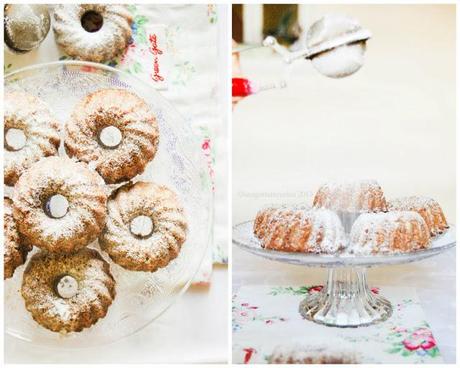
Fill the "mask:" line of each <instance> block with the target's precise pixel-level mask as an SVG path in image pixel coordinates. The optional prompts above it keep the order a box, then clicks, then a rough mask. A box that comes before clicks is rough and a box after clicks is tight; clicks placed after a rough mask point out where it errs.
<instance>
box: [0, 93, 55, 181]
mask: <svg viewBox="0 0 460 368" xmlns="http://www.w3.org/2000/svg"><path fill="white" fill-rule="evenodd" d="M4 125H5V130H6V131H8V129H20V130H21V131H22V132H23V133H24V135H25V138H26V141H25V144H24V146H23V147H22V148H21V149H20V150H17V151H10V150H8V149H5V150H4V151H3V152H4V163H3V167H4V173H5V182H6V184H8V185H13V184H14V183H15V182H16V181H17V179H18V178H19V176H21V174H22V173H23V172H24V171H25V170H26V169H28V168H29V167H30V166H32V164H33V163H35V162H36V161H38V160H40V159H41V158H42V157H45V156H51V155H56V154H57V150H58V147H59V144H60V137H59V123H58V122H57V121H56V119H55V117H54V116H53V114H52V113H51V111H50V110H49V108H48V106H47V105H46V104H45V103H44V102H42V101H40V100H39V99H37V98H36V97H34V96H32V95H28V94H25V93H22V92H9V93H5V98H4Z"/></svg>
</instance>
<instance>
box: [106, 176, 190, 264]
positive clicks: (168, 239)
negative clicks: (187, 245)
mask: <svg viewBox="0 0 460 368" xmlns="http://www.w3.org/2000/svg"><path fill="white" fill-rule="evenodd" d="M107 207H108V219H107V224H106V227H105V229H104V231H103V232H102V234H101V236H100V237H99V244H100V246H101V248H102V249H103V250H104V251H106V252H107V253H108V254H109V255H110V258H112V260H113V261H114V262H115V263H117V264H119V265H120V266H122V267H124V268H126V269H129V270H133V271H147V272H154V271H156V270H157V269H158V268H162V267H165V266H167V265H168V264H169V262H171V261H172V260H173V259H174V258H176V257H177V256H178V254H179V252H180V249H181V246H182V244H183V243H184V242H185V239H186V234H187V221H186V219H185V215H184V210H183V208H182V206H181V205H180V203H179V199H178V198H177V196H176V194H175V193H174V192H172V191H171V190H170V189H168V188H167V187H165V186H162V185H158V184H154V183H147V182H137V183H135V184H131V183H128V184H126V185H124V186H122V187H121V188H119V189H118V190H117V191H116V192H115V193H114V194H113V196H112V197H111V198H110V199H109V201H108V204H107ZM137 216H147V217H149V218H151V220H152V223H153V226H154V230H153V234H152V235H151V236H150V237H147V238H139V237H136V236H134V235H133V234H132V233H131V231H130V224H131V221H132V220H133V219H134V218H135V217H137Z"/></svg>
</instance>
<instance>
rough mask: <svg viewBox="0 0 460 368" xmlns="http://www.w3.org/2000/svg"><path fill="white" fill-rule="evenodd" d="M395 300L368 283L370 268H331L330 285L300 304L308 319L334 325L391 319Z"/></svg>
mask: <svg viewBox="0 0 460 368" xmlns="http://www.w3.org/2000/svg"><path fill="white" fill-rule="evenodd" d="M392 310H393V309H392V307H391V303H390V302H389V301H388V300H386V299H385V298H383V297H381V296H379V295H378V294H376V293H374V292H372V291H371V290H370V289H369V287H368V285H367V277H366V268H362V267H360V268H353V267H350V268H331V269H329V274H328V279H327V285H326V286H325V287H324V288H323V290H322V291H321V292H319V293H316V294H312V295H308V296H307V297H306V298H305V299H304V300H303V301H302V302H301V303H300V307H299V312H300V314H301V315H302V316H303V317H304V318H305V319H307V320H310V321H313V322H316V323H320V324H323V325H327V326H334V327H359V326H368V325H372V324H374V323H377V322H382V321H385V320H386V319H388V318H389V317H390V316H391V314H392Z"/></svg>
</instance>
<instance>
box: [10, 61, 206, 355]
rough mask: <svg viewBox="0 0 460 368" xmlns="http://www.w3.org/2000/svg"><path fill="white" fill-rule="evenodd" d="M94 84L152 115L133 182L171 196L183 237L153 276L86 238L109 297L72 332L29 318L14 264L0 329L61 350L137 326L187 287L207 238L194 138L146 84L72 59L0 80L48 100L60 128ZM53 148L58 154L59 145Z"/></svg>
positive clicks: (202, 165)
mask: <svg viewBox="0 0 460 368" xmlns="http://www.w3.org/2000/svg"><path fill="white" fill-rule="evenodd" d="M102 88H121V89H126V90H130V91H132V92H134V93H136V94H137V95H138V96H140V97H141V98H143V99H144V100H145V101H146V102H147V103H148V104H149V105H150V106H151V108H152V110H153V111H154V112H155V114H156V117H157V121H158V124H159V129H160V144H159V148H158V152H157V154H156V157H155V158H154V160H153V161H152V162H150V163H149V165H148V166H147V168H146V170H145V172H144V173H143V174H142V175H138V176H137V177H135V178H134V179H133V181H139V180H144V181H155V182H157V183H161V184H165V185H167V186H168V187H169V188H171V189H172V190H174V191H175V192H176V193H177V194H178V196H179V198H180V200H181V202H182V205H183V206H184V208H185V213H186V217H187V220H188V225H189V232H188V236H187V241H186V242H185V244H184V246H183V248H182V250H181V252H180V255H179V257H178V258H177V259H175V260H174V261H172V262H171V263H170V264H169V265H168V266H167V267H165V268H163V269H160V270H158V271H157V272H155V273H146V272H133V271H127V270H125V269H123V268H122V267H120V266H118V265H116V264H114V263H113V262H111V260H110V258H109V257H108V256H107V255H106V254H105V253H104V252H102V251H101V250H100V249H99V246H98V243H97V241H96V242H94V243H92V244H91V245H90V247H92V248H95V249H98V250H99V251H100V253H101V255H102V256H103V257H104V258H105V259H106V260H107V261H108V262H110V266H111V271H112V274H113V276H114V277H115V280H116V290H117V296H116V298H115V300H114V302H113V304H112V305H111V306H110V307H109V310H108V313H107V316H106V317H105V318H103V319H101V320H99V321H98V322H97V323H96V324H95V325H93V326H92V327H91V328H89V329H85V330H83V331H82V332H79V333H70V334H66V335H60V334H57V333H54V332H51V331H49V330H47V329H45V328H43V327H41V326H40V325H39V324H37V323H36V322H35V321H34V320H33V319H32V317H31V315H30V313H29V312H27V310H26V309H25V306H24V301H23V299H22V297H21V295H20V288H21V281H22V273H23V271H24V266H22V267H19V268H18V269H17V270H16V272H15V274H14V276H13V278H11V279H8V280H6V281H5V282H4V286H5V288H4V292H5V294H4V295H5V298H4V303H5V304H4V306H5V330H6V331H7V333H9V334H11V335H13V336H16V337H18V338H20V339H23V340H26V341H29V342H32V343H34V344H39V345H47V346H59V347H61V348H64V347H67V348H81V347H86V346H95V345H100V344H105V343H110V342H113V341H116V340H118V339H120V338H122V337H125V336H128V335H131V334H133V333H134V332H136V331H138V330H140V329H142V328H144V327H145V326H147V325H148V324H150V323H151V322H152V321H153V320H154V319H155V318H157V317H158V316H159V315H160V314H161V313H162V312H164V311H165V310H166V309H167V308H168V307H169V306H171V305H172V304H173V302H174V301H175V300H176V299H177V297H178V296H179V295H180V294H181V293H183V292H184V291H185V290H186V289H187V287H188V285H189V284H190V282H191V280H192V278H193V276H194V275H195V273H196V272H197V271H198V268H199V266H200V264H201V261H202V259H203V257H204V255H205V253H206V248H207V247H208V245H209V243H210V239H211V221H212V191H211V185H210V180H209V174H208V169H207V165H206V162H205V160H204V157H203V155H202V152H201V149H200V142H199V140H198V138H197V136H196V135H195V134H194V133H193V131H192V129H191V127H190V126H189V124H188V123H187V122H186V121H185V119H184V118H183V117H182V116H180V114H179V113H178V112H177V111H176V110H175V109H174V108H173V107H172V106H171V105H170V104H169V103H168V101H166V100H165V98H163V97H162V96H161V94H159V93H158V92H157V91H156V90H155V89H154V88H152V87H151V86H149V85H148V84H146V83H144V82H142V81H141V80H139V79H137V78H135V77H133V76H131V75H129V74H126V73H123V72H120V71H118V70H116V69H113V68H111V67H107V66H104V65H100V64H95V63H88V62H78V61H65V62H55V63H49V64H40V65H36V66H32V67H28V68H24V69H21V70H18V71H15V72H13V73H11V74H8V75H7V76H6V77H5V92H8V91H11V90H19V91H24V92H27V93H30V94H32V95H34V96H37V97H38V98H40V99H42V100H43V101H45V102H46V103H48V105H49V106H50V108H51V110H52V111H53V112H54V113H55V115H56V117H57V118H58V120H59V121H60V122H61V123H62V124H63V125H64V123H65V122H66V121H67V120H68V118H69V116H70V113H71V112H72V109H73V107H74V106H75V104H76V103H77V102H78V101H79V100H80V99H82V98H83V97H85V96H86V95H87V94H89V93H91V92H93V91H96V90H98V89H102ZM59 153H60V155H61V156H65V151H64V149H63V142H61V147H60V149H59ZM113 187H117V185H115V186H113ZM11 192H12V188H9V187H5V194H6V196H9V195H11ZM36 251H37V250H36V249H34V251H33V253H34V252H36ZM33 253H31V254H33ZM29 258H30V257H29Z"/></svg>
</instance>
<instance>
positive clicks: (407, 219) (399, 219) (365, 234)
mask: <svg viewBox="0 0 460 368" xmlns="http://www.w3.org/2000/svg"><path fill="white" fill-rule="evenodd" d="M429 246H430V231H429V229H428V226H427V224H426V223H425V220H424V219H423V218H422V216H420V215H419V214H418V213H417V212H414V211H391V212H386V213H385V212H381V213H363V214H362V215H360V216H359V217H358V219H357V220H356V221H355V223H354V224H353V227H352V229H351V233H350V245H349V251H350V252H351V253H353V254H357V255H370V254H382V253H405V252H412V251H416V250H420V249H425V248H428V247H429Z"/></svg>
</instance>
